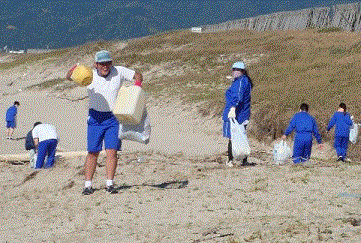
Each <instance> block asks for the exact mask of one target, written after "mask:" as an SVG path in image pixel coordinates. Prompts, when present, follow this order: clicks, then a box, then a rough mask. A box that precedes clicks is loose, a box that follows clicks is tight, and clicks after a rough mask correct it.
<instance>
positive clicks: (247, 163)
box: [241, 161, 256, 166]
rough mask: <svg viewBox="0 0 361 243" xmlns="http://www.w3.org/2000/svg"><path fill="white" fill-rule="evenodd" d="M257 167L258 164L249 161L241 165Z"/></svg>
mask: <svg viewBox="0 0 361 243" xmlns="http://www.w3.org/2000/svg"><path fill="white" fill-rule="evenodd" d="M255 165H256V163H253V162H252V163H249V162H248V161H243V162H242V164H241V166H255Z"/></svg>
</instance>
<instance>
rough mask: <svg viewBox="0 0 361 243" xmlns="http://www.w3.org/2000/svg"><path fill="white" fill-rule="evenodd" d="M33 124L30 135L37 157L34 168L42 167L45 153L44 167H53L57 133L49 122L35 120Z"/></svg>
mask: <svg viewBox="0 0 361 243" xmlns="http://www.w3.org/2000/svg"><path fill="white" fill-rule="evenodd" d="M35 124H36V125H34V128H33V131H32V135H33V139H34V145H35V149H36V150H37V154H38V157H37V160H36V163H35V166H34V168H35V169H41V168H43V165H44V160H45V156H46V155H47V156H48V159H47V161H46V163H45V165H44V168H45V169H47V168H50V167H53V165H54V162H55V152H56V147H57V145H58V135H57V133H56V129H55V127H54V126H53V125H50V124H42V123H41V122H36V123H35Z"/></svg>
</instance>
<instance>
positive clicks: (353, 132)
mask: <svg viewBox="0 0 361 243" xmlns="http://www.w3.org/2000/svg"><path fill="white" fill-rule="evenodd" d="M358 125H359V124H356V123H354V124H353V125H352V127H351V129H350V138H349V140H350V142H351V143H353V144H355V143H356V142H357V135H358Z"/></svg>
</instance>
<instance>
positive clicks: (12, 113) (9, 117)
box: [6, 105, 18, 121]
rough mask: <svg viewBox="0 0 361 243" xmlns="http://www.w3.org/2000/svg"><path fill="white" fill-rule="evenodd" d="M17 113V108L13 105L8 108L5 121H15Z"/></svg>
mask: <svg viewBox="0 0 361 243" xmlns="http://www.w3.org/2000/svg"><path fill="white" fill-rule="evenodd" d="M17 113H18V108H16V106H15V105H13V106H10V107H9V109H8V110H7V111H6V121H15V117H16V114H17Z"/></svg>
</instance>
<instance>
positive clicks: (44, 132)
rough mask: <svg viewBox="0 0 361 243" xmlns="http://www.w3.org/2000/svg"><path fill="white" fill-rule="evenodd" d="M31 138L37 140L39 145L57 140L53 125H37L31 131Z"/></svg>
mask: <svg viewBox="0 0 361 243" xmlns="http://www.w3.org/2000/svg"><path fill="white" fill-rule="evenodd" d="M33 138H38V139H39V143H40V142H42V141H45V140H49V139H58V135H57V134H56V129H55V127H54V126H53V125H50V124H39V125H37V126H36V127H34V129H33Z"/></svg>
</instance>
